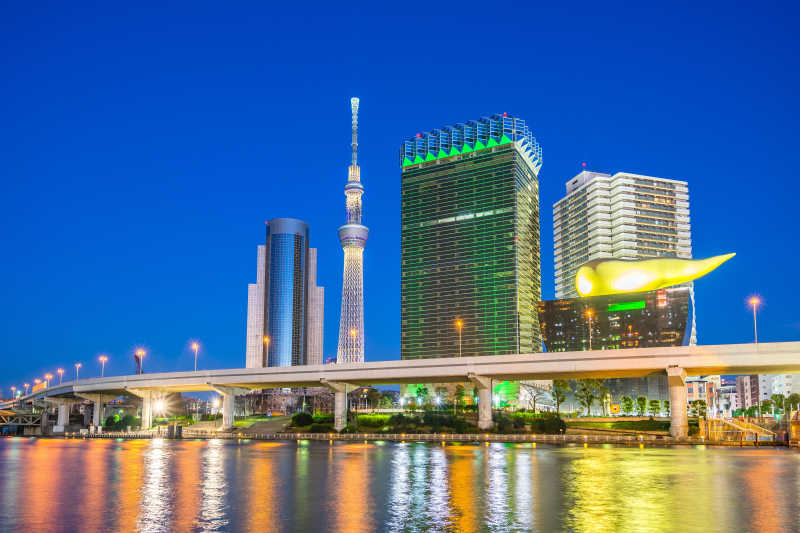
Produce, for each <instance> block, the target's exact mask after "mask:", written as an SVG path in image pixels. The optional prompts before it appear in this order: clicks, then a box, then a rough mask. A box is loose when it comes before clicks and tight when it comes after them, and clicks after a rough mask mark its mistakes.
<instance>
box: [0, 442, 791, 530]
mask: <svg viewBox="0 0 800 533" xmlns="http://www.w3.org/2000/svg"><path fill="white" fill-rule="evenodd" d="M0 494H2V502H0V531H33V532H38V531H42V532H44V531H47V532H51V531H75V530H82V531H135V530H139V531H343V532H348V533H350V532H354V533H357V532H366V531H458V532H462V531H463V532H470V531H579V532H584V531H587V532H588V531H703V532H707V531H797V530H798V517H799V516H800V454H798V453H797V452H792V451H788V450H784V449H776V450H771V449H760V450H740V449H736V448H733V449H723V448H709V447H702V448H645V449H639V448H625V447H613V446H602V447H588V448H583V447H564V448H557V447H546V446H544V447H543V446H541V445H539V446H538V447H537V448H534V447H532V446H530V445H506V444H492V445H490V446H483V445H471V444H463V445H447V446H446V447H443V446H440V445H431V444H422V443H406V444H391V443H387V444H384V445H379V444H372V443H370V444H364V443H336V444H333V445H329V444H328V443H327V442H324V443H314V442H311V443H308V442H303V443H290V442H285V443H272V442H271V443H263V442H262V443H259V442H249V443H245V442H236V441H223V440H212V441H206V442H203V441H167V440H159V439H156V440H152V441H123V442H116V441H112V440H99V441H93V440H87V441H81V440H56V439H2V440H0Z"/></svg>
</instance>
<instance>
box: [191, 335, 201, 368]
mask: <svg viewBox="0 0 800 533" xmlns="http://www.w3.org/2000/svg"><path fill="white" fill-rule="evenodd" d="M199 349H200V345H199V344H197V343H196V342H193V343H192V350H194V371H195V372H197V350H199Z"/></svg>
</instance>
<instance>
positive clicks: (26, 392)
mask: <svg viewBox="0 0 800 533" xmlns="http://www.w3.org/2000/svg"><path fill="white" fill-rule="evenodd" d="M24 385H25V396H27V395H28V387H30V386H31V384H30V383H25V384H24Z"/></svg>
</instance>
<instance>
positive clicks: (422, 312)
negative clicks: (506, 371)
mask: <svg viewBox="0 0 800 533" xmlns="http://www.w3.org/2000/svg"><path fill="white" fill-rule="evenodd" d="M399 162H400V166H401V168H402V174H401V191H402V204H401V224H402V226H401V267H400V268H401V334H400V335H401V337H400V339H401V340H400V345H401V348H400V350H401V357H402V359H422V358H432V357H458V356H459V355H461V356H463V357H471V356H484V355H499V354H510V353H530V352H539V351H540V350H541V332H540V329H539V319H538V316H537V314H536V305H537V303H538V302H539V300H540V298H541V286H540V283H541V272H540V249H539V245H540V243H539V180H538V174H539V169H540V168H541V165H542V150H541V147H540V146H539V143H538V142H537V141H536V139H535V138H534V137H533V134H532V133H531V131H530V129H529V128H528V126H527V124H526V123H525V121H524V120H522V119H520V118H516V117H512V116H510V115H508V114H506V113H503V114H497V115H493V116H491V117H486V118H481V119H478V120H472V121H468V122H465V123H460V124H456V125H453V126H446V127H443V128H440V129H434V130H431V131H428V132H425V133H419V134H417V135H416V136H414V137H412V138H410V139H408V140H407V141H405V142H404V143H403V145H402V147H401V148H400V159H399Z"/></svg>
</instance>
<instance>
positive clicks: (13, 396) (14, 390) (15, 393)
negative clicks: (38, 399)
mask: <svg viewBox="0 0 800 533" xmlns="http://www.w3.org/2000/svg"><path fill="white" fill-rule="evenodd" d="M16 396H17V388H16V387H15V386H14V385H11V399H12V400H14V399H16Z"/></svg>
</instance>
